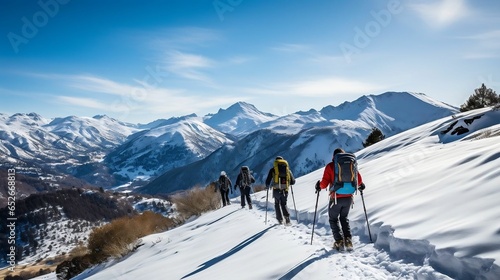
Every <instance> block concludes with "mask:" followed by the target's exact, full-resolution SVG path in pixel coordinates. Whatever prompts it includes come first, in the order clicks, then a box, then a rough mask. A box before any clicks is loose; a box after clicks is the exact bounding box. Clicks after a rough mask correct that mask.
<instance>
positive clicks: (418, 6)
mask: <svg viewBox="0 0 500 280" xmlns="http://www.w3.org/2000/svg"><path fill="white" fill-rule="evenodd" d="M419 2H422V1H419ZM410 8H411V9H413V10H414V11H415V12H416V13H417V15H418V16H420V17H421V18H422V20H424V21H425V22H426V23H427V24H428V25H429V26H431V27H434V28H443V27H447V26H449V25H451V24H453V23H455V22H457V21H459V20H461V19H463V18H465V17H466V16H468V15H469V14H470V8H469V7H467V4H466V1H465V0H439V1H425V3H415V4H410Z"/></svg>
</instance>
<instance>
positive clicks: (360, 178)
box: [358, 172, 366, 191]
mask: <svg viewBox="0 0 500 280" xmlns="http://www.w3.org/2000/svg"><path fill="white" fill-rule="evenodd" d="M365 188H366V186H365V183H363V178H362V177H361V173H359V172H358V190H360V191H363V190H364V189H365Z"/></svg>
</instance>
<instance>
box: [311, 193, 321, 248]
mask: <svg viewBox="0 0 500 280" xmlns="http://www.w3.org/2000/svg"><path fill="white" fill-rule="evenodd" d="M318 200H319V191H318V190H316V206H314V220H313V230H312V233H311V245H312V244H313V237H314V226H315V225H316V212H317V211H318Z"/></svg>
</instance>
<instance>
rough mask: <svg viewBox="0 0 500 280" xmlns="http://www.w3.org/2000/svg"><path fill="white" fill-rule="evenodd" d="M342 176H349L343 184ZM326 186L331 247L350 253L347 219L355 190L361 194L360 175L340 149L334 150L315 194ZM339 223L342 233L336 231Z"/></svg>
mask: <svg viewBox="0 0 500 280" xmlns="http://www.w3.org/2000/svg"><path fill="white" fill-rule="evenodd" d="M346 158H347V160H346ZM346 166H347V167H346ZM335 168H337V170H335ZM339 169H340V171H341V172H339ZM346 175H347V176H348V177H349V176H350V177H349V178H348V179H347V180H346V179H345V176H346ZM340 181H343V182H340ZM348 181H349V182H348ZM328 186H330V189H329V190H330V200H329V206H328V216H329V222H330V228H331V229H332V233H333V238H334V240H335V241H334V243H333V247H334V248H335V249H337V250H339V251H343V250H344V249H347V250H352V235H351V228H350V226H349V219H348V215H349V209H350V208H351V205H352V203H353V193H354V192H356V189H357V190H361V191H362V190H364V189H365V184H364V183H363V179H362V178H361V174H359V172H358V171H357V163H356V158H355V156H354V155H353V154H349V153H346V152H345V151H344V150H343V149H340V148H337V149H335V151H334V152H333V158H332V162H330V163H328V164H327V165H326V167H325V170H324V172H323V178H322V179H321V182H320V181H318V182H317V183H316V186H315V188H316V191H321V189H325V188H327V187H328ZM339 217H340V218H339ZM339 220H340V225H341V227H342V231H341V229H340V227H339ZM344 246H345V247H344Z"/></svg>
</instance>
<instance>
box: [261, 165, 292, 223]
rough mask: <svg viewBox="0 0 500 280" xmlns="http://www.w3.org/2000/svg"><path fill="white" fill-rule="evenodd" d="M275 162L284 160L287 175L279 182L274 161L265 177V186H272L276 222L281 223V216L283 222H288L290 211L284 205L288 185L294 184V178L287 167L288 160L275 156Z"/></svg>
mask: <svg viewBox="0 0 500 280" xmlns="http://www.w3.org/2000/svg"><path fill="white" fill-rule="evenodd" d="M275 162H276V163H277V162H285V163H286V167H287V168H286V169H287V171H288V175H286V181H283V182H281V181H280V180H279V178H278V175H277V173H276V172H275V169H276V168H277V167H275V165H276V163H275V164H274V165H273V167H272V168H271V169H270V170H269V173H268V174H267V179H266V186H267V188H271V187H272V188H273V197H274V210H275V211H276V219H277V220H278V223H280V224H281V223H283V217H284V218H285V223H286V224H290V213H289V212H288V208H287V206H286V201H287V199H288V188H289V186H290V185H294V184H295V178H294V177H293V173H292V171H291V170H290V168H288V162H286V161H285V160H284V159H283V157H281V156H277V157H276V159H275Z"/></svg>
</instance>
